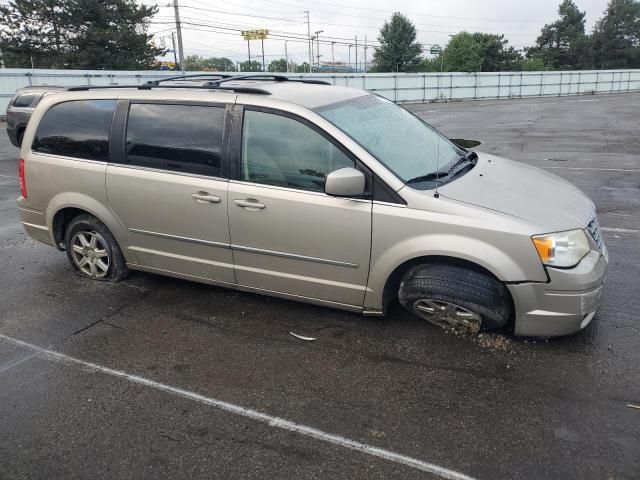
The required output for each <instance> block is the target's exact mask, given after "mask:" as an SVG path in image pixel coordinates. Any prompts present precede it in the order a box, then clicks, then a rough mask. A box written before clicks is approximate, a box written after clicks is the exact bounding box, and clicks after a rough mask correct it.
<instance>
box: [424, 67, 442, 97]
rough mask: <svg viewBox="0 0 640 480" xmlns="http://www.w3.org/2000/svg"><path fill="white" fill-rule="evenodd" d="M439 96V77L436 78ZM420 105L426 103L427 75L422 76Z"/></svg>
mask: <svg viewBox="0 0 640 480" xmlns="http://www.w3.org/2000/svg"><path fill="white" fill-rule="evenodd" d="M439 94H440V77H438V95H439ZM422 103H427V74H426V73H423V74H422Z"/></svg>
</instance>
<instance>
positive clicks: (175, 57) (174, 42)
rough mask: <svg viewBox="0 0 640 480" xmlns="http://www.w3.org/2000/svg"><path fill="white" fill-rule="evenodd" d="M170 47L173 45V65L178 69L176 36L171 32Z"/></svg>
mask: <svg viewBox="0 0 640 480" xmlns="http://www.w3.org/2000/svg"><path fill="white" fill-rule="evenodd" d="M171 45H173V63H174V64H175V66H176V68H177V67H178V52H176V34H175V33H173V32H171Z"/></svg>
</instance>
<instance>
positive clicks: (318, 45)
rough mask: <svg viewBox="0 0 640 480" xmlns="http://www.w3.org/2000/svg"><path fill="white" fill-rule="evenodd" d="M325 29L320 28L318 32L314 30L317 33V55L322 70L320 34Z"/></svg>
mask: <svg viewBox="0 0 640 480" xmlns="http://www.w3.org/2000/svg"><path fill="white" fill-rule="evenodd" d="M323 32H324V30H318V31H317V32H314V33H315V34H316V46H317V51H316V56H317V58H318V71H320V57H321V55H320V34H321V33H323Z"/></svg>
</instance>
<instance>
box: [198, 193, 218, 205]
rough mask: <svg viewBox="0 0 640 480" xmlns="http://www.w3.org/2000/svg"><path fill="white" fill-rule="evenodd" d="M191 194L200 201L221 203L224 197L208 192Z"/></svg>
mask: <svg viewBox="0 0 640 480" xmlns="http://www.w3.org/2000/svg"><path fill="white" fill-rule="evenodd" d="M191 196H192V197H193V198H194V199H195V201H196V202H199V203H220V202H221V201H222V199H221V198H220V197H219V196H217V195H210V194H209V193H207V192H196V193H192V194H191Z"/></svg>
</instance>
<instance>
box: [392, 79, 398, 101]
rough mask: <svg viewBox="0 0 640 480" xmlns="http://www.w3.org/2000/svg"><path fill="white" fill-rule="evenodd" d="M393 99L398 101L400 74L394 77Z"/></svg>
mask: <svg viewBox="0 0 640 480" xmlns="http://www.w3.org/2000/svg"><path fill="white" fill-rule="evenodd" d="M393 99H394V101H395V102H397V101H398V74H397V73H396V74H395V75H394V76H393Z"/></svg>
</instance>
